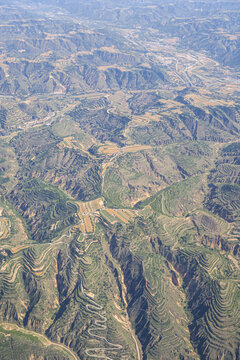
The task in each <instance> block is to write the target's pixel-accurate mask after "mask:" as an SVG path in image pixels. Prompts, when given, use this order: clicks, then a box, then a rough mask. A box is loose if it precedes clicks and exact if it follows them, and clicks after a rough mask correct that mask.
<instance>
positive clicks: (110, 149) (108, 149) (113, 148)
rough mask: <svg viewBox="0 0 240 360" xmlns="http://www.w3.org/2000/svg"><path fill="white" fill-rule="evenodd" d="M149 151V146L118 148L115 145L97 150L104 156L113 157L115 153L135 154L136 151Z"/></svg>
mask: <svg viewBox="0 0 240 360" xmlns="http://www.w3.org/2000/svg"><path fill="white" fill-rule="evenodd" d="M149 149H151V146H147V145H145V146H144V145H129V146H124V147H122V148H119V147H118V146H116V145H104V146H100V147H99V148H98V151H99V152H100V153H103V154H106V155H113V154H116V153H128V152H129V153H131V152H137V151H141V150H149Z"/></svg>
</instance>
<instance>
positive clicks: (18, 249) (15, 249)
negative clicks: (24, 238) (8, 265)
mask: <svg viewBox="0 0 240 360" xmlns="http://www.w3.org/2000/svg"><path fill="white" fill-rule="evenodd" d="M28 247H29V245H21V246H16V247H12V248H11V249H10V251H11V253H12V254H16V253H18V252H19V251H21V250H24V249H27V248H28Z"/></svg>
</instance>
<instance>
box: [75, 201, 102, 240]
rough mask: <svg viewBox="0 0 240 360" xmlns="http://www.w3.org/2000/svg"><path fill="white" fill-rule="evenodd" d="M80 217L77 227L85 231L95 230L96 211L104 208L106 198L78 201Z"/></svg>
mask: <svg viewBox="0 0 240 360" xmlns="http://www.w3.org/2000/svg"><path fill="white" fill-rule="evenodd" d="M77 205H78V217H79V219H80V224H79V225H77V226H75V228H78V229H80V231H81V232H83V233H90V232H93V231H94V226H93V216H94V215H96V212H97V211H98V210H100V209H102V208H103V206H104V199H103V198H99V199H96V200H92V201H88V202H78V203H77Z"/></svg>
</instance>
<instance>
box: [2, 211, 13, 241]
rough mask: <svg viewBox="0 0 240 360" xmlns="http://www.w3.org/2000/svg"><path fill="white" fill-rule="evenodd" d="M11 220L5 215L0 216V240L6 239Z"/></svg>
mask: <svg viewBox="0 0 240 360" xmlns="http://www.w3.org/2000/svg"><path fill="white" fill-rule="evenodd" d="M10 227H11V222H10V220H9V219H8V218H6V217H2V216H1V217H0V240H3V239H6V238H7V237H8V235H9V233H10Z"/></svg>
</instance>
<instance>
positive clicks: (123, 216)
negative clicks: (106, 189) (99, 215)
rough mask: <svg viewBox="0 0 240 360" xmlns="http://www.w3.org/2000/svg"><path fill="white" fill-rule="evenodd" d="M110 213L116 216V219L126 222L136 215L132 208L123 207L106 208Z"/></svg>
mask: <svg viewBox="0 0 240 360" xmlns="http://www.w3.org/2000/svg"><path fill="white" fill-rule="evenodd" d="M104 210H105V211H106V212H107V213H108V214H109V215H111V216H112V217H114V221H113V222H115V221H118V220H121V221H122V222H124V223H125V224H128V223H129V221H131V219H132V218H133V217H134V213H133V212H131V211H130V210H123V209H104Z"/></svg>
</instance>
